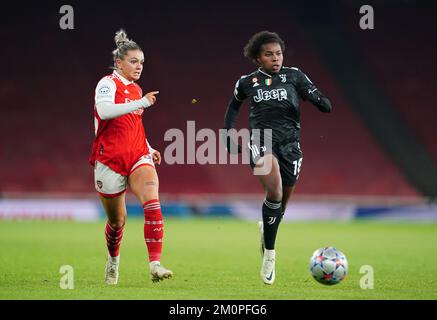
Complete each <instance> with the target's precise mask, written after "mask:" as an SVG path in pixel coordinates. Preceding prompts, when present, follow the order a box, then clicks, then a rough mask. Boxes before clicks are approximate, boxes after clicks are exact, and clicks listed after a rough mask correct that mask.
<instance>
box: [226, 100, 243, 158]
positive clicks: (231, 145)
mask: <svg viewBox="0 0 437 320" xmlns="http://www.w3.org/2000/svg"><path fill="white" fill-rule="evenodd" d="M242 104H243V102H242V101H239V100H237V98H236V97H235V95H234V96H233V97H232V98H231V101H229V105H228V108H227V110H226V113H225V123H224V126H223V128H224V129H226V132H225V133H224V135H223V137H222V139H223V142H224V144H225V146H226V150H227V151H228V152H229V153H241V146H240V145H239V144H236V143H235V142H234V140H233V139H232V137H231V136H230V135H229V134H228V131H227V130H229V129H232V128H234V126H235V122H236V121H237V117H238V113H239V112H240V107H241V105H242Z"/></svg>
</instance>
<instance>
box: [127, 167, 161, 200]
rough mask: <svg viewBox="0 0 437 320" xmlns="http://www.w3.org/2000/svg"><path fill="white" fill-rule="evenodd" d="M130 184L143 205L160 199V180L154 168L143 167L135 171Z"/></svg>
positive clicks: (129, 179) (131, 175) (130, 178)
mask: <svg viewBox="0 0 437 320" xmlns="http://www.w3.org/2000/svg"><path fill="white" fill-rule="evenodd" d="M128 184H129V187H130V188H131V190H132V192H133V193H134V195H135V196H136V197H137V198H138V200H139V201H140V202H141V203H144V202H146V201H149V200H152V199H159V179H158V174H157V173H156V169H155V167H154V166H149V165H145V166H141V167H139V168H137V169H136V170H135V171H133V172H132V173H131V174H130V176H129V178H128Z"/></svg>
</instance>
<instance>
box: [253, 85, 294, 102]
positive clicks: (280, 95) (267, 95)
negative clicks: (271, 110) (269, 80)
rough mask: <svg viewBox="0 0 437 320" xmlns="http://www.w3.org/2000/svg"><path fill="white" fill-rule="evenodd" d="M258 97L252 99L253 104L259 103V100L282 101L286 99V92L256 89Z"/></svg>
mask: <svg viewBox="0 0 437 320" xmlns="http://www.w3.org/2000/svg"><path fill="white" fill-rule="evenodd" d="M257 93H258V95H256V96H254V97H253V100H255V102H260V101H261V100H264V101H268V100H270V99H274V100H278V101H282V100H284V99H285V100H286V99H287V90H285V89H282V88H281V89H273V90H268V91H263V90H262V89H258V91H257Z"/></svg>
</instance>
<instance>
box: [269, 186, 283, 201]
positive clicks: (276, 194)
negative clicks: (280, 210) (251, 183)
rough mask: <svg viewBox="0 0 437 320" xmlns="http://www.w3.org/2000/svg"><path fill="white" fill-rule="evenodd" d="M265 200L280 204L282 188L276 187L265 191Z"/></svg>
mask: <svg viewBox="0 0 437 320" xmlns="http://www.w3.org/2000/svg"><path fill="white" fill-rule="evenodd" d="M266 198H267V199H268V200H270V201H276V202H281V201H282V187H281V186H277V187H274V188H269V189H267V194H266Z"/></svg>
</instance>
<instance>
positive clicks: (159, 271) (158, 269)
mask: <svg viewBox="0 0 437 320" xmlns="http://www.w3.org/2000/svg"><path fill="white" fill-rule="evenodd" d="M150 274H151V275H152V281H153V282H158V281H161V280H164V279H169V278H171V277H172V276H173V272H172V271H171V270H168V269H166V268H164V267H163V266H161V264H160V263H159V261H152V262H150Z"/></svg>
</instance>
